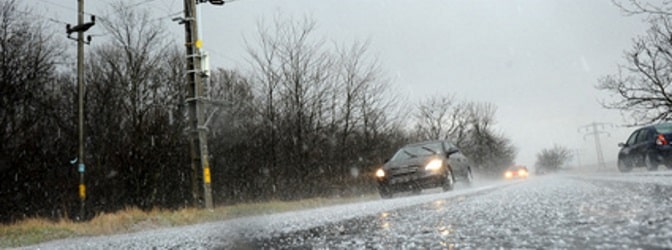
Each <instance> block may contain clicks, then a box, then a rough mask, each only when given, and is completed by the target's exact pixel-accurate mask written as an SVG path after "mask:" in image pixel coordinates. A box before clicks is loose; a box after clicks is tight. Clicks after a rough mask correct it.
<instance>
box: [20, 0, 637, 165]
mask: <svg viewBox="0 0 672 250" xmlns="http://www.w3.org/2000/svg"><path fill="white" fill-rule="evenodd" d="M111 2H114V0H90V1H86V10H87V12H92V13H96V14H98V13H101V14H102V13H104V12H105V9H106V8H107V6H108V3H111ZM130 2H133V3H141V2H147V3H144V4H140V5H139V6H138V7H149V8H152V9H153V11H154V12H155V15H156V16H164V15H167V14H169V13H173V12H176V11H180V10H181V9H182V1H181V0H158V1H156V0H155V1H148V0H133V1H130ZM28 5H30V6H31V7H33V8H34V9H35V10H37V11H39V12H41V13H42V15H44V16H47V17H52V18H56V19H58V20H63V21H67V22H71V23H74V22H75V20H76V18H75V15H76V13H75V12H74V11H73V10H74V9H76V1H75V0H68V1H65V0H31V1H30V3H29V4H28ZM58 5H62V6H69V7H70V8H71V9H67V8H65V7H62V6H58ZM201 10H202V11H201V14H202V20H201V21H202V22H201V24H202V25H203V26H202V33H203V40H204V44H205V45H204V47H205V49H207V50H208V51H209V52H210V53H211V55H212V59H211V67H213V68H214V67H224V68H235V69H241V70H246V68H247V66H248V64H247V63H246V59H245V58H246V52H245V44H244V39H243V37H246V38H247V39H248V40H249V39H254V38H255V34H256V33H255V32H256V25H257V23H258V21H259V20H261V19H265V20H267V21H271V20H272V19H273V16H276V15H282V16H297V17H302V16H306V15H307V16H311V17H312V18H314V19H315V21H316V22H317V24H318V30H317V33H318V36H322V37H324V38H325V39H327V40H330V41H337V42H346V43H349V42H352V41H355V40H359V41H365V40H368V41H369V42H370V52H371V54H372V55H375V56H377V57H378V59H379V60H380V62H381V63H382V66H383V69H384V71H385V73H387V74H388V77H389V78H390V79H391V81H392V82H391V85H392V89H393V90H392V91H393V92H394V93H396V94H398V95H400V96H402V97H405V98H406V99H408V100H409V101H408V102H409V103H417V100H420V99H422V98H426V97H428V96H432V95H454V96H455V97H456V98H458V99H463V100H473V101H482V102H491V103H493V104H495V105H496V106H497V107H498V111H497V121H498V124H497V125H496V126H497V128H498V129H499V130H500V131H501V132H502V133H504V134H506V135H507V136H508V137H509V138H511V139H512V140H513V142H514V144H515V145H516V146H517V148H518V149H519V154H518V159H517V161H518V162H519V163H521V164H526V165H530V166H531V165H533V164H534V161H535V154H536V153H537V152H538V151H540V150H541V149H542V148H548V147H551V146H552V145H553V144H554V143H557V144H560V145H564V146H567V147H569V148H572V149H577V150H578V152H579V153H580V154H579V155H580V157H579V158H580V160H581V163H582V164H591V163H595V162H596V159H595V147H594V144H593V142H592V138H587V139H586V140H584V138H583V134H581V133H579V132H578V131H577V129H578V127H580V126H582V125H586V124H588V123H591V122H593V121H598V122H609V123H614V124H616V125H620V124H623V123H624V121H623V119H622V118H621V115H620V114H619V113H618V112H617V111H612V110H605V109H603V108H601V106H600V105H599V104H598V100H599V99H604V98H605V97H607V96H606V95H605V93H601V92H599V91H598V90H596V89H595V88H594V86H595V84H596V83H597V79H599V78H600V77H601V76H604V75H605V74H610V73H614V72H616V64H617V63H621V62H622V61H623V60H622V58H623V50H625V49H629V48H630V47H631V44H632V39H633V38H634V37H636V36H637V35H639V34H643V33H644V32H645V31H646V29H647V27H648V25H647V24H646V23H645V22H643V21H642V17H641V16H635V17H628V16H624V15H623V14H622V13H621V11H620V10H619V9H618V8H617V7H615V6H614V5H612V3H611V1H607V0H601V1H597V0H595V1H579V0H574V1H569V0H566V1H555V0H553V1H551V0H548V1H546V0H545V1H539V0H519V1H516V0H497V1H485V0H462V1H452V0H451V1H446V0H422V1H417V0H414V1H411V0H365V1H363V0H320V1H316V0H286V1H280V0H238V1H234V2H231V3H227V4H226V5H224V6H222V7H216V6H212V5H205V4H204V5H201ZM165 23H166V26H167V27H170V29H171V31H172V32H173V33H174V34H175V36H174V37H175V39H176V41H178V42H180V43H181V42H182V41H183V39H184V35H183V33H181V32H183V30H182V27H181V26H178V25H177V24H174V23H172V22H171V21H170V19H168V18H166V19H165ZM97 31H99V30H92V33H96V32H97ZM73 46H74V44H73ZM607 131H608V132H610V133H611V137H609V138H604V137H603V138H602V139H603V143H602V146H603V148H604V154H605V158H606V159H607V160H608V161H614V160H615V159H616V153H617V151H618V148H617V147H616V143H617V142H619V141H624V140H625V139H626V137H627V136H628V134H629V132H630V131H631V129H629V128H609V129H607Z"/></svg>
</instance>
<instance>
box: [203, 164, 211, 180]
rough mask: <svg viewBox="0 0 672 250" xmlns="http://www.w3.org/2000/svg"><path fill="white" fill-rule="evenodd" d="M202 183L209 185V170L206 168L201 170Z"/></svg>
mask: <svg viewBox="0 0 672 250" xmlns="http://www.w3.org/2000/svg"><path fill="white" fill-rule="evenodd" d="M203 181H205V183H210V168H209V167H206V168H204V169H203Z"/></svg>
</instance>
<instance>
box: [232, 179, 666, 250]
mask: <svg viewBox="0 0 672 250" xmlns="http://www.w3.org/2000/svg"><path fill="white" fill-rule="evenodd" d="M671 175H672V173H669V172H668V173H666V174H658V175H648V174H646V173H645V174H637V173H632V174H608V175H595V174H593V175H588V176H583V175H555V176H541V177H531V178H529V179H527V180H520V181H514V182H513V183H512V185H502V186H501V187H499V188H494V189H488V190H485V191H479V192H474V193H470V194H465V195H459V196H449V197H446V198H439V199H436V200H434V201H431V202H429V203H425V204H419V205H413V206H410V207H405V208H401V209H395V210H389V211H383V212H379V213H377V214H375V215H368V216H363V217H357V218H352V219H348V220H344V221H339V222H332V223H328V224H325V225H322V226H317V227H313V228H308V229H303V230H298V231H294V232H288V233H282V234H279V235H274V236H271V237H260V238H258V239H252V240H251V241H249V242H247V243H246V244H243V245H239V247H243V248H248V247H249V248H254V249H286V248H289V249H297V248H298V249H325V248H328V249H469V248H474V249H482V248H486V249H490V248H505V249H509V248H523V249H525V248H532V249H539V248H542V249H546V248H553V249H557V248H569V249H596V248H597V249H599V248H602V249H634V248H642V249H670V248H672V198H671V197H672V176H671ZM422 195H423V194H421V195H420V196H422ZM424 195H427V194H424ZM407 198H408V197H397V198H393V199H407Z"/></svg>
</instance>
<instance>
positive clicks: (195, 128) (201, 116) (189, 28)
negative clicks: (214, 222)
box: [182, 0, 213, 209]
mask: <svg viewBox="0 0 672 250" xmlns="http://www.w3.org/2000/svg"><path fill="white" fill-rule="evenodd" d="M182 22H183V23H184V24H185V25H184V30H185V41H186V43H185V46H186V50H187V71H186V74H187V92H188V94H189V95H188V96H189V97H188V98H187V103H188V104H189V125H190V131H189V146H190V152H191V167H192V171H193V175H192V176H193V177H192V195H193V198H194V202H195V203H197V204H199V205H200V204H201V202H203V203H204V204H202V205H204V207H205V208H207V209H212V208H213V203H212V188H211V186H210V163H209V161H208V142H207V134H206V132H207V128H206V127H205V124H204V122H205V110H204V108H203V102H204V97H203V82H202V78H201V74H203V72H202V70H201V59H202V54H201V51H200V48H201V46H202V41H201V40H199V39H198V23H197V13H196V0H184V19H183V20H182ZM199 170H200V171H199ZM200 180H202V183H203V186H202V187H203V196H202V197H199V196H200V195H199V194H198V193H200V192H198V184H197V183H198V182H200ZM201 198H202V200H201Z"/></svg>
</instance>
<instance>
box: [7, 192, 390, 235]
mask: <svg viewBox="0 0 672 250" xmlns="http://www.w3.org/2000/svg"><path fill="white" fill-rule="evenodd" d="M376 197H377V196H376V195H367V196H361V197H354V198H339V199H324V198H314V199H306V200H300V201H269V202H262V203H242V204H236V205H231V206H220V207H217V208H215V209H214V210H213V211H209V210H203V209H195V208H184V209H180V210H176V211H171V210H161V209H153V210H150V211H143V210H140V209H138V208H126V209H124V210H120V211H117V212H114V213H102V214H99V215H97V216H96V217H94V218H93V219H91V220H90V221H86V222H81V223H80V222H75V221H71V220H60V221H51V220H47V219H41V218H31V219H25V220H23V221H20V222H17V223H14V224H11V225H2V224H0V248H6V247H18V246H25V245H31V244H36V243H40V242H45V241H50V240H55V239H63V238H71V237H81V236H95V235H109V234H118V233H128V232H137V231H142V230H149V229H154V228H162V227H172V226H182V225H190V224H197V223H202V222H208V221H218V220H226V219H231V218H237V217H244V216H252V215H261V214H272V213H279V212H286V211H295V210H301V209H309V208H316V207H322V206H329V205H335V204H344V203H351V202H356V201H364V200H372V199H375V198H376Z"/></svg>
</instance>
